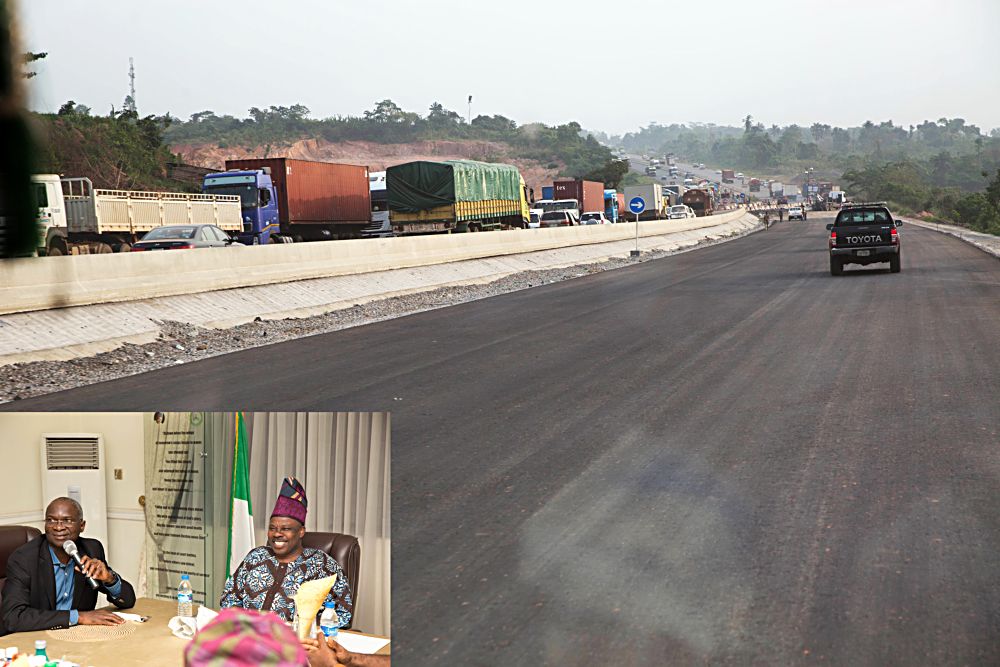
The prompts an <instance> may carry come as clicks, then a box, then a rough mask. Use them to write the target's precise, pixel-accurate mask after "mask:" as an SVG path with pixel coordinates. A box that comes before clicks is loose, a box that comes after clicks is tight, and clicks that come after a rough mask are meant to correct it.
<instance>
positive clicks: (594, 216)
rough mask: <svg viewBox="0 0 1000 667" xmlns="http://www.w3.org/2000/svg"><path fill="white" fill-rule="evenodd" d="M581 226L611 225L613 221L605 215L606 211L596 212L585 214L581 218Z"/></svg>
mask: <svg viewBox="0 0 1000 667" xmlns="http://www.w3.org/2000/svg"><path fill="white" fill-rule="evenodd" d="M580 224H581V225H610V224H611V221H610V220H608V218H607V216H605V215H604V211H599V212H597V211H594V212H591V213H584V214H583V215H581V216H580Z"/></svg>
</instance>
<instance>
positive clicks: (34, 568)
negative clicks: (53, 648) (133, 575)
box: [0, 498, 135, 634]
mask: <svg viewBox="0 0 1000 667" xmlns="http://www.w3.org/2000/svg"><path fill="white" fill-rule="evenodd" d="M86 526H87V522H86V521H84V520H83V508H82V507H80V503H78V502H77V501H75V500H73V499H72V498H56V499H55V500H53V501H52V502H51V503H49V506H48V507H47V508H46V509H45V534H44V535H39V536H38V537H36V538H34V539H33V540H31V541H30V542H28V543H27V544H25V545H23V546H21V547H19V548H18V549H17V550H16V551H15V552H14V553H12V554H11V555H10V558H9V559H8V560H7V584H6V585H5V586H4V589H3V603H2V605H0V634H7V633H9V632H29V631H32V630H54V629H58V628H68V627H70V626H72V625H77V624H80V625H118V624H119V623H123V622H124V621H123V620H122V618H121V617H120V616H118V615H116V614H114V613H112V612H110V611H108V610H106V609H95V607H96V606H97V594H98V593H99V592H100V593H104V594H105V595H106V596H107V598H108V601H109V602H111V603H112V604H113V605H115V606H116V607H118V608H119V609H128V608H130V607H132V606H134V605H135V591H134V590H133V589H132V584H130V583H128V582H127V581H125V580H124V579H122V578H121V577H120V576H119V575H118V574H117V573H116V572H114V571H113V570H112V569H111V568H110V567H108V564H107V561H106V560H105V558H104V546H103V545H102V544H101V543H100V541H98V540H92V539H89V538H86V537H80V533H82V532H83V529H84V528H85V527H86ZM67 540H69V541H72V542H73V543H74V544H76V547H77V551H78V552H79V554H80V560H81V561H82V562H83V566H82V568H81V566H79V565H77V564H76V562H75V561H73V559H71V558H70V556H69V554H67V553H66V552H65V551H64V550H63V544H64V543H65V542H66V541H67ZM87 577H90V578H91V579H93V580H94V581H96V582H97V584H98V588H97V590H94V589H93V588H91V587H90V584H89V582H88V581H87Z"/></svg>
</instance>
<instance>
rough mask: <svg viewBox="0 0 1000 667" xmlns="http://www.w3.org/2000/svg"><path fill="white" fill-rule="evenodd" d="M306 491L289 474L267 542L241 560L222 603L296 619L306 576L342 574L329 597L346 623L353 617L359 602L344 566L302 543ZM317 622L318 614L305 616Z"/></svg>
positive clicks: (276, 505) (268, 528)
mask: <svg viewBox="0 0 1000 667" xmlns="http://www.w3.org/2000/svg"><path fill="white" fill-rule="evenodd" d="M306 505H307V501H306V490H305V488H303V486H302V484H300V483H299V481H298V480H297V479H295V478H294V477H286V478H285V481H284V482H282V485H281V492H280V494H279V495H278V500H277V502H276V503H275V505H274V510H273V511H272V512H271V520H270V522H269V523H268V526H267V546H265V547H257V548H256V549H252V550H251V551H250V553H248V554H247V555H246V558H244V559H243V562H242V563H240V565H239V567H237V568H236V571H235V572H233V574H232V576H231V577H229V579H228V580H226V587H225V589H224V590H223V591H222V598H221V599H220V600H219V606H220V607H243V608H244V609H256V610H258V611H273V612H274V613H276V614H278V616H280V617H281V618H283V619H284V620H285V621H286V622H288V623H291V622H292V620H293V618H294V616H295V600H294V598H295V593H296V592H298V590H299V586H301V585H302V582H304V581H311V580H313V579H323V578H326V577H329V576H331V575H334V574H335V575H337V580H336V581H335V582H334V585H333V588H332V589H331V591H330V593H329V594H328V595H327V598H326V602H333V603H335V605H336V611H337V617H338V619H339V620H340V626H341V627H345V626H346V625H347V624H348V623H350V621H351V614H352V612H353V609H354V605H353V603H352V602H351V588H350V586H349V585H348V583H347V577H345V576H344V570H343V569H342V568H341V567H340V563H338V562H337V561H336V560H335V559H334V558H333V556H331V555H330V554H328V553H326V552H325V551H320V550H319V549H307V548H304V547H303V546H302V538H303V537H305V535H306V529H305V523H306ZM299 622H300V623H312V619H300V620H299Z"/></svg>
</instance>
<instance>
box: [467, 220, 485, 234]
mask: <svg viewBox="0 0 1000 667" xmlns="http://www.w3.org/2000/svg"><path fill="white" fill-rule="evenodd" d="M469 231H470V232H481V231H483V228H482V227H481V226H480V225H479V223H478V222H473V223H470V224H469Z"/></svg>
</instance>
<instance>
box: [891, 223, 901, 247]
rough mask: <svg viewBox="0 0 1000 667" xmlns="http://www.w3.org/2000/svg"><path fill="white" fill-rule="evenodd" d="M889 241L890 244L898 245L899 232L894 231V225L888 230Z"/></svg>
mask: <svg viewBox="0 0 1000 667" xmlns="http://www.w3.org/2000/svg"><path fill="white" fill-rule="evenodd" d="M889 242H890V243H892V245H899V232H897V231H896V228H895V227H893V228H892V229H890V230H889Z"/></svg>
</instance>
